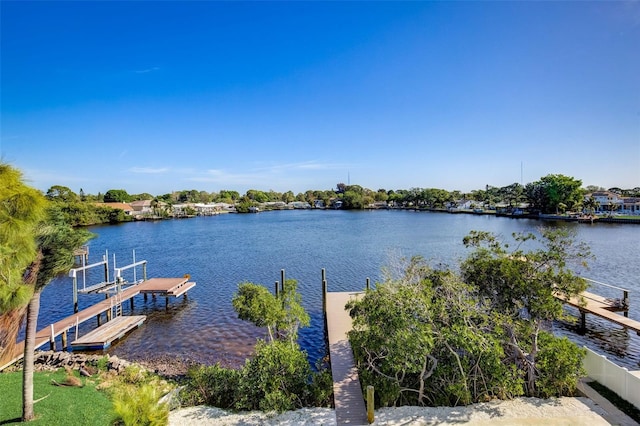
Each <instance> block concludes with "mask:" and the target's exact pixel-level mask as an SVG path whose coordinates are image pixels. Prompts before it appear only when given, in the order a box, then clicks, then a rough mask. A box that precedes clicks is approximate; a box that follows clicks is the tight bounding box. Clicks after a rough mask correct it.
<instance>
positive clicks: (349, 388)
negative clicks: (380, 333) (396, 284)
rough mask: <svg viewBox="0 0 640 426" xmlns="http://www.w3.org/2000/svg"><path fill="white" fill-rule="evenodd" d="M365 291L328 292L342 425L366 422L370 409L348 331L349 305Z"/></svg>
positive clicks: (335, 388)
mask: <svg viewBox="0 0 640 426" xmlns="http://www.w3.org/2000/svg"><path fill="white" fill-rule="evenodd" d="M361 294H362V293H361V292H328V293H326V318H327V335H328V339H329V356H330V359H331V375H332V377H333V400H334V403H335V408H336V421H337V424H338V425H366V424H368V421H367V409H366V404H365V401H364V396H363V394H362V387H361V385H360V378H359V377H358V369H357V368H356V365H355V360H354V358H353V351H352V349H351V344H350V343H349V339H348V337H347V332H349V330H351V328H352V326H353V324H352V320H351V317H350V316H349V312H348V311H347V310H346V309H345V305H346V304H347V302H348V301H349V300H351V299H354V298H357V297H358V296H359V295H361Z"/></svg>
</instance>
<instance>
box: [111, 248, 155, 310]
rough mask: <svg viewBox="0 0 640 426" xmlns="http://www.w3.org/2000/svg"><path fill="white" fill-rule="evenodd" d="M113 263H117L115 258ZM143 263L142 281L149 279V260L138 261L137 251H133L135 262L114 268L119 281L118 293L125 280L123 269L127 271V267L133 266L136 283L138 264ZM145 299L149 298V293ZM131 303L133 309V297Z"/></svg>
mask: <svg viewBox="0 0 640 426" xmlns="http://www.w3.org/2000/svg"><path fill="white" fill-rule="evenodd" d="M113 264H114V265H115V259H114V262H113ZM141 265H142V281H146V280H147V261H146V260H141V261H139V262H136V251H135V250H134V251H133V263H132V264H130V265H125V266H123V267H121V268H116V267H114V268H113V273H114V274H115V280H116V283H117V286H118V287H117V288H118V293H119V292H120V285H121V283H122V282H123V281H124V280H123V279H122V271H126V270H127V269H131V268H133V282H134V284H137V280H136V269H135V268H136V266H141ZM144 298H145V300H146V299H147V295H146V294H145V295H144ZM129 301H130V303H131V309H133V298H131V299H129Z"/></svg>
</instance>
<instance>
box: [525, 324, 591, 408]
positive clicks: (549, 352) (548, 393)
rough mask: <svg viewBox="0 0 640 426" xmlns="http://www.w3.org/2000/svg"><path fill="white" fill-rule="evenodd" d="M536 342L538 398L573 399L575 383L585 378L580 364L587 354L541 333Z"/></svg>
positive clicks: (562, 340)
mask: <svg viewBox="0 0 640 426" xmlns="http://www.w3.org/2000/svg"><path fill="white" fill-rule="evenodd" d="M538 341H539V345H540V352H539V353H538V357H537V359H536V367H537V368H538V377H537V379H536V390H537V393H538V395H539V396H540V397H542V398H548V397H552V396H571V395H574V394H575V392H576V387H577V385H578V380H580V378H581V377H584V376H585V375H586V372H585V371H584V368H583V367H582V360H583V359H584V357H585V355H586V352H587V351H586V350H585V349H583V348H580V347H578V346H577V345H576V344H575V343H573V342H571V341H570V340H569V339H567V338H566V337H556V336H554V335H553V334H550V333H547V332H541V333H540V335H539V337H538Z"/></svg>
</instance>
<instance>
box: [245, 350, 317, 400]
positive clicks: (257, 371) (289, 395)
mask: <svg viewBox="0 0 640 426" xmlns="http://www.w3.org/2000/svg"><path fill="white" fill-rule="evenodd" d="M309 383H311V367H310V366H309V362H308V361H307V355H306V353H305V352H304V351H302V350H301V349H300V347H299V346H298V345H297V344H291V343H290V342H286V341H280V340H275V341H273V342H271V343H266V342H264V341H258V344H257V345H256V354H255V356H254V357H253V358H252V359H250V360H248V361H247V363H246V364H245V366H244V368H243V370H242V384H241V389H240V392H241V395H242V398H241V399H240V400H239V401H238V404H237V408H239V409H249V410H252V409H260V410H263V411H271V410H275V411H286V410H293V409H295V408H300V407H302V406H303V405H304V402H305V401H307V400H308V399H309V398H308V394H309V386H308V384H309Z"/></svg>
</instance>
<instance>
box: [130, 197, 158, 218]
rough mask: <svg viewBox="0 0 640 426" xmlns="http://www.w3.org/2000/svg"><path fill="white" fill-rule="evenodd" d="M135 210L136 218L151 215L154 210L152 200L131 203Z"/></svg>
mask: <svg viewBox="0 0 640 426" xmlns="http://www.w3.org/2000/svg"><path fill="white" fill-rule="evenodd" d="M129 204H130V205H131V208H132V209H133V214H134V216H138V215H144V214H151V213H152V212H153V208H152V207H151V200H138V201H132V202H131V203H129Z"/></svg>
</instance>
